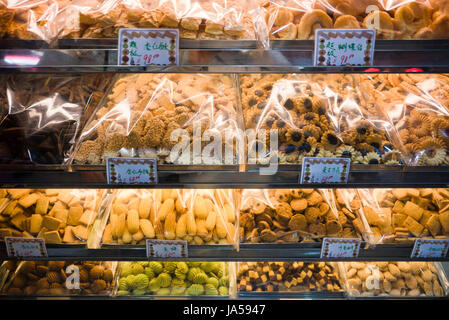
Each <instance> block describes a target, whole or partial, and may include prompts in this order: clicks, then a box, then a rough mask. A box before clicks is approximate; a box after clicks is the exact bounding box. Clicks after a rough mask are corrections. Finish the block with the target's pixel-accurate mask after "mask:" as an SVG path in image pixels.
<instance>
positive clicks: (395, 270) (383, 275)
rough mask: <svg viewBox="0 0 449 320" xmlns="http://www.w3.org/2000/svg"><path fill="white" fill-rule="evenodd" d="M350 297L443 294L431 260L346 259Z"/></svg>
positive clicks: (434, 295)
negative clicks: (370, 260) (351, 260)
mask: <svg viewBox="0 0 449 320" xmlns="http://www.w3.org/2000/svg"><path fill="white" fill-rule="evenodd" d="M344 266H345V270H346V279H347V285H348V293H349V295H351V296H355V297H358V296H362V297H373V296H392V297H401V296H409V297H418V296H433V297H439V296H443V295H445V292H444V290H443V288H442V286H441V284H440V282H439V280H438V272H437V270H436V269H435V267H434V265H433V263H432V262H345V263H344Z"/></svg>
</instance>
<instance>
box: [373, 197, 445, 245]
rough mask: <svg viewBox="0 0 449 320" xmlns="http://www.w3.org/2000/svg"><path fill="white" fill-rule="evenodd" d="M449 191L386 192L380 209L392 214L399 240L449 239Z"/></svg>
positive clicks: (396, 237) (381, 198)
mask: <svg viewBox="0 0 449 320" xmlns="http://www.w3.org/2000/svg"><path fill="white" fill-rule="evenodd" d="M448 199H449V192H448V190H447V189H424V188H423V189H386V190H384V191H383V192H382V195H381V196H380V199H379V201H380V206H381V207H382V210H384V212H386V214H387V215H391V217H392V218H391V220H392V224H393V228H394V229H393V231H394V236H395V240H396V241H412V240H414V239H413V238H423V237H432V238H435V239H445V238H447V237H448V236H449V202H448Z"/></svg>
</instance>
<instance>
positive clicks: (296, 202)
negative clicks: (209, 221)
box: [240, 189, 363, 243]
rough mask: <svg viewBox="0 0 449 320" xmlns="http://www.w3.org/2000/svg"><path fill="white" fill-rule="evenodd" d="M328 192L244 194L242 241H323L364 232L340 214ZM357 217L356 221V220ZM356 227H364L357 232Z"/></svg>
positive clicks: (357, 224)
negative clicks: (266, 194) (264, 196)
mask: <svg viewBox="0 0 449 320" xmlns="http://www.w3.org/2000/svg"><path fill="white" fill-rule="evenodd" d="M325 192H328V191H321V190H316V189H291V190H290V189H288V190H283V189H279V190H269V191H268V193H269V194H270V195H269V198H271V199H266V198H265V199H263V194H262V197H257V196H254V195H250V196H248V195H247V194H245V191H244V193H243V194H242V199H243V200H242V206H241V209H240V238H241V241H242V242H251V243H259V242H298V241H302V242H304V241H306V242H307V241H312V242H313V241H319V240H321V239H322V238H324V237H326V236H329V237H349V236H352V235H357V234H360V233H362V232H363V230H360V229H362V225H361V223H360V222H355V223H352V222H351V223H350V222H348V219H347V218H346V215H342V216H341V217H340V216H339V215H338V213H337V211H336V209H335V207H334V206H333V204H331V203H330V201H331V200H329V198H328V197H326V195H325ZM356 219H357V218H355V219H354V220H356ZM354 228H360V229H358V230H357V231H355V230H353V229H354Z"/></svg>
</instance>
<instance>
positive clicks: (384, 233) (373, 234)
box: [355, 189, 395, 244]
mask: <svg viewBox="0 0 449 320" xmlns="http://www.w3.org/2000/svg"><path fill="white" fill-rule="evenodd" d="M355 190H356V192H357V193H358V197H359V199H360V201H361V205H360V209H359V214H360V215H361V216H363V217H364V220H365V221H366V222H367V224H368V226H369V229H367V232H366V240H367V242H369V243H370V244H381V243H391V242H394V241H395V237H394V230H393V223H392V212H391V210H388V209H386V208H384V207H382V204H381V193H382V191H380V189H355Z"/></svg>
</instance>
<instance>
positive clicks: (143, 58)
mask: <svg viewBox="0 0 449 320" xmlns="http://www.w3.org/2000/svg"><path fill="white" fill-rule="evenodd" d="M118 49H119V52H118V65H120V66H151V65H162V66H175V65H178V57H179V31H178V30H176V29H120V31H119V40H118Z"/></svg>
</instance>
